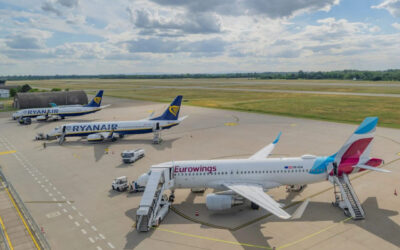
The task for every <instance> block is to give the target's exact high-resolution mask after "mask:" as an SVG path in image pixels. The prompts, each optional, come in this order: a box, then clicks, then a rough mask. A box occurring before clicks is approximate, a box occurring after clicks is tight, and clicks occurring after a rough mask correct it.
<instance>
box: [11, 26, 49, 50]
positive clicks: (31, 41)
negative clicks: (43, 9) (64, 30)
mask: <svg viewBox="0 0 400 250" xmlns="http://www.w3.org/2000/svg"><path fill="white" fill-rule="evenodd" d="M50 36H51V33H50V32H47V31H42V30H31V31H28V32H24V33H16V34H12V35H9V36H8V37H7V39H6V41H5V44H6V45H7V46H8V47H9V48H11V49H28V50H35V49H42V48H44V47H45V40H46V39H47V38H49V37H50Z"/></svg>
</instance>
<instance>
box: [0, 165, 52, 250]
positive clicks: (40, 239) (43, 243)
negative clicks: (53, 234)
mask: <svg viewBox="0 0 400 250" xmlns="http://www.w3.org/2000/svg"><path fill="white" fill-rule="evenodd" d="M0 177H1V179H3V182H4V183H5V185H6V188H8V190H9V191H10V193H11V196H12V197H13V199H14V201H15V203H16V204H17V206H18V208H19V209H20V211H21V213H22V215H23V217H24V218H25V220H26V222H27V223H28V225H29V227H30V229H31V231H32V233H33V235H34V237H35V239H36V241H37V243H38V244H39V245H40V248H41V249H43V250H50V249H51V247H50V244H49V243H48V242H47V239H46V237H44V234H43V233H42V230H40V228H39V226H38V225H37V224H36V222H35V220H34V219H33V217H32V215H31V213H30V212H29V210H28V208H27V207H26V206H25V204H24V202H23V201H22V199H21V197H20V196H19V195H18V192H17V191H16V190H15V188H14V186H13V185H12V184H11V183H10V182H8V181H7V178H6V177H5V176H4V175H3V173H2V172H1V171H0ZM6 249H7V248H6Z"/></svg>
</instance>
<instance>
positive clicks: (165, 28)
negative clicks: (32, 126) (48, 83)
mask: <svg viewBox="0 0 400 250" xmlns="http://www.w3.org/2000/svg"><path fill="white" fill-rule="evenodd" d="M399 68H400V0H112V1H110V0H29V1H26V0H0V75H3V76H4V75H55V74H59V75H70V74H77V75H87V74H151V73H157V74H176V73H178V74H180V73H231V72H271V71H273V72H276V71H285V72H288V71H299V70H303V71H331V70H343V69H359V70H385V69H399Z"/></svg>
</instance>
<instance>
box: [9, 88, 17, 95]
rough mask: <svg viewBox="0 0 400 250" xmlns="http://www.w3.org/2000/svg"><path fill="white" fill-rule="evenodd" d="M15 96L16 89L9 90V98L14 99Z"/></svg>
mask: <svg viewBox="0 0 400 250" xmlns="http://www.w3.org/2000/svg"><path fill="white" fill-rule="evenodd" d="M16 94H17V89H10V96H11V97H14V96H15V95H16Z"/></svg>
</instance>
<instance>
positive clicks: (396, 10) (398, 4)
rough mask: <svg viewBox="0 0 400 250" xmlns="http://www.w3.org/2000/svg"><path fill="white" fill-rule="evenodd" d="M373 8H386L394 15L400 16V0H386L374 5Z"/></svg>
mask: <svg viewBox="0 0 400 250" xmlns="http://www.w3.org/2000/svg"><path fill="white" fill-rule="evenodd" d="M372 8H373V9H385V10H387V11H389V13H390V14H391V15H392V16H394V17H400V0H385V1H384V2H382V3H381V4H379V5H374V6H372Z"/></svg>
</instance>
